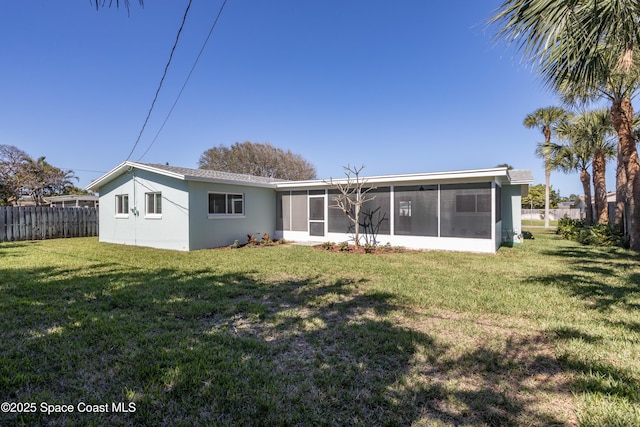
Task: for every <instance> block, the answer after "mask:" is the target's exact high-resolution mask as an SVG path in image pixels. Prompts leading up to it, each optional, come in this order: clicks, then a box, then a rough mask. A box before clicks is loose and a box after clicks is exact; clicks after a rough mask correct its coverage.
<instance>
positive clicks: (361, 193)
mask: <svg viewBox="0 0 640 427" xmlns="http://www.w3.org/2000/svg"><path fill="white" fill-rule="evenodd" d="M343 169H344V174H345V175H346V176H347V179H346V180H339V181H338V180H334V179H333V178H331V179H330V180H329V182H328V183H329V184H330V185H331V186H332V187H334V188H335V189H337V190H338V192H339V193H340V194H338V195H337V196H333V197H332V198H331V201H332V202H333V205H329V207H330V208H337V209H340V210H341V211H342V212H344V214H345V215H346V216H347V218H349V220H350V221H351V222H352V223H353V230H354V245H355V247H356V248H358V247H359V246H360V212H361V210H362V206H363V205H364V204H365V203H367V202H369V201H371V200H373V199H374V198H375V196H372V195H368V194H367V193H369V192H370V191H371V190H375V187H372V186H369V187H368V186H367V180H366V179H365V178H362V177H361V176H360V172H362V169H364V165H362V166H360V167H359V168H357V167H355V166H354V167H352V166H351V165H347V166H343Z"/></svg>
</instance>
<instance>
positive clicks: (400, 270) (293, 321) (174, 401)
mask: <svg viewBox="0 0 640 427" xmlns="http://www.w3.org/2000/svg"><path fill="white" fill-rule="evenodd" d="M533 232H534V235H535V237H536V240H527V241H525V244H523V245H520V246H515V247H513V248H507V247H505V248H501V249H500V251H499V252H498V253H497V254H496V255H481V254H460V253H443V252H420V253H415V252H414V253H401V254H384V255H366V254H362V255H360V254H345V253H331V252H327V251H321V250H317V249H313V248H309V247H301V246H292V245H284V246H278V247H266V248H255V249H239V250H204V251H196V252H192V253H182V252H172V251H163V250H155V249H146V248H138V247H130V246H118V245H109V244H100V243H98V241H97V240H96V239H94V238H79V239H66V240H51V241H40V242H14V243H2V244H0V313H2V315H1V316H0V325H1V328H0V402H12V403H13V404H12V405H10V406H3V411H2V412H0V425H9V424H25V425H34V424H44V425H136V424H138V425H170V426H175V425H185V426H191V425H202V424H208V425H351V424H355V425H416V426H432V425H435V426H446V425H474V426H476V425H480V426H481V425H486V426H497V425H500V426H503V425H507V426H508V425H513V426H521V425H533V426H535V425H539V426H543V425H545V426H546V425H576V424H579V425H585V426H602V425H619V426H623V425H640V409H638V408H639V407H640V262H639V261H640V258H638V256H637V255H635V254H633V253H631V252H628V251H625V250H622V249H618V248H604V249H600V248H592V247H585V246H580V245H578V244H576V243H573V242H568V241H563V240H560V239H558V238H556V236H555V235H553V234H551V233H550V232H548V231H545V230H533ZM31 403H33V404H35V405H29V404H31ZM25 404H26V405H25ZM130 404H131V406H129V405H130ZM47 405H51V406H47ZM53 405H72V406H71V407H64V406H58V407H54V406H53ZM87 405H95V406H87ZM7 408H8V410H9V412H6V409H7ZM46 409H49V410H52V411H58V412H54V413H51V414H46V413H44V412H43V411H44V410H46ZM63 409H66V410H71V409H72V410H73V411H74V412H73V413H64V412H59V411H62V410H63ZM87 409H90V410H92V411H93V412H90V413H87V412H84V411H86V410H87ZM122 409H127V410H129V412H117V410H122ZM18 410H20V411H21V412H19V413H18V412H11V411H18ZM26 410H31V411H32V412H30V413H28V412H25V411H26ZM134 410H135V411H134ZM80 411H83V412H80Z"/></svg>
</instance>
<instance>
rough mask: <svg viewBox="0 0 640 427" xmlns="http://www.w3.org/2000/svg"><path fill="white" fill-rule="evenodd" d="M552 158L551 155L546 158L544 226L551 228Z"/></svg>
mask: <svg viewBox="0 0 640 427" xmlns="http://www.w3.org/2000/svg"><path fill="white" fill-rule="evenodd" d="M550 163H551V159H550V158H549V155H546V156H545V159H544V183H545V185H544V228H549V193H550V191H549V188H550V187H551V169H550V168H549V164H550Z"/></svg>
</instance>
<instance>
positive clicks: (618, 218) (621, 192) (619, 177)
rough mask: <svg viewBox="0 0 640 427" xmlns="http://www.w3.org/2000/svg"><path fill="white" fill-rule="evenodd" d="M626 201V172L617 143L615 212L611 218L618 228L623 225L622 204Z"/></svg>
mask: <svg viewBox="0 0 640 427" xmlns="http://www.w3.org/2000/svg"><path fill="white" fill-rule="evenodd" d="M626 203H627V174H626V172H625V166H624V161H623V160H622V152H621V151H620V145H619V144H618V164H617V165H616V214H615V217H614V219H613V225H614V226H616V227H619V228H622V227H623V224H622V221H623V216H624V206H625V204H626Z"/></svg>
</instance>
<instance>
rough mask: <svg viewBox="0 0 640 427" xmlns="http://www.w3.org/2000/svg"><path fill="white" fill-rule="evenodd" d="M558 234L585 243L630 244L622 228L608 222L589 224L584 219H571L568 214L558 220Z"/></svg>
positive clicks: (604, 244) (605, 244) (625, 245)
mask: <svg viewBox="0 0 640 427" xmlns="http://www.w3.org/2000/svg"><path fill="white" fill-rule="evenodd" d="M556 234H558V235H560V236H561V237H562V238H564V239H567V240H574V241H576V242H579V243H582V244H583V245H592V246H621V247H627V246H628V241H627V239H626V237H625V236H624V233H623V232H622V230H619V229H615V228H612V227H611V226H609V225H608V224H599V223H598V224H594V225H591V226H587V225H586V224H585V222H584V221H582V220H578V219H571V218H569V217H568V216H566V215H565V216H564V217H562V218H561V219H560V220H559V221H558V228H557V230H556Z"/></svg>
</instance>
